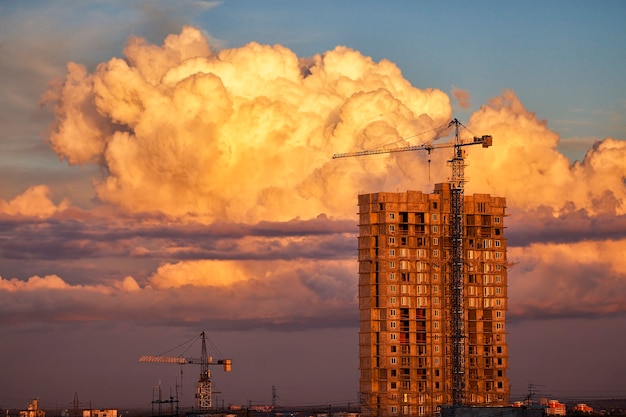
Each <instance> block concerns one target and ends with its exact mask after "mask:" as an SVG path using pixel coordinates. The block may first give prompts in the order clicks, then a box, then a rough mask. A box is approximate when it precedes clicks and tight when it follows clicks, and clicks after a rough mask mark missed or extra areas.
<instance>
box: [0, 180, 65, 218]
mask: <svg viewBox="0 0 626 417" xmlns="http://www.w3.org/2000/svg"><path fill="white" fill-rule="evenodd" d="M68 204H69V202H68V201H67V200H63V201H62V202H61V204H59V205H58V206H57V205H55V204H54V203H53V202H52V200H50V190H49V189H48V187H46V186H45V185H37V186H34V187H30V188H29V189H28V190H26V191H25V192H24V193H22V194H20V195H18V196H17V197H15V198H14V199H12V200H11V201H2V200H0V213H4V214H9V215H22V216H34V217H50V216H52V215H53V214H55V213H57V212H58V211H63V210H65V209H66V208H67V207H68Z"/></svg>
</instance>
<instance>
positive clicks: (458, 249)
mask: <svg viewBox="0 0 626 417" xmlns="http://www.w3.org/2000/svg"><path fill="white" fill-rule="evenodd" d="M451 126H454V127H455V137H454V142H452V143H450V142H449V143H441V144H423V145H413V146H405V147H401V148H380V149H373V150H364V151H357V152H347V153H337V154H334V155H333V159H337V158H347V157H353V156H369V155H379V154H387V153H394V152H409V151H427V152H428V154H429V155H430V153H431V152H432V151H433V150H435V149H441V148H454V155H453V156H452V159H450V160H448V162H449V163H450V166H451V168H452V177H451V178H450V215H451V221H450V242H451V246H450V252H451V257H450V259H449V261H448V265H449V269H450V294H451V297H450V304H451V305H450V309H449V310H450V330H451V333H452V337H451V351H452V361H451V364H450V365H451V371H452V403H453V405H455V406H462V405H463V404H464V402H465V379H464V374H465V334H464V333H465V324H464V316H463V286H464V285H463V216H464V210H463V190H464V187H465V162H464V153H463V147H464V146H471V145H482V147H483V148H488V147H489V146H491V145H492V140H493V139H492V137H491V136H490V135H483V136H481V137H474V139H473V140H472V141H468V142H464V141H463V140H462V139H461V138H460V137H459V126H462V124H461V122H459V121H458V120H457V119H454V120H452V121H451V122H450V123H449V124H448V128H449V127H451ZM429 162H430V160H429Z"/></svg>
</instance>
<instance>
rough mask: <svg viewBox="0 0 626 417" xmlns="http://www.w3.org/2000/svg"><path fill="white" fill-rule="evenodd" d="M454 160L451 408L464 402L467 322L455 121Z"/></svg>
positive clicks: (456, 125) (462, 165) (462, 166)
mask: <svg viewBox="0 0 626 417" xmlns="http://www.w3.org/2000/svg"><path fill="white" fill-rule="evenodd" d="M452 124H454V129H455V135H454V156H453V157H452V159H451V160H450V165H451V166H452V178H451V180H452V181H451V184H450V212H451V213H450V214H451V217H452V219H451V221H450V239H451V243H452V247H451V250H450V252H451V261H450V269H451V270H450V287H451V290H452V291H451V292H450V304H451V306H450V307H451V308H450V310H451V311H450V315H451V319H450V330H451V333H452V404H453V405H455V406H460V405H463V404H464V402H465V378H464V373H465V322H464V320H463V319H464V315H463V215H464V209H463V193H464V188H465V161H464V159H463V149H462V148H461V146H460V144H461V139H460V138H459V121H458V120H457V119H454V120H453V121H452V122H450V125H452Z"/></svg>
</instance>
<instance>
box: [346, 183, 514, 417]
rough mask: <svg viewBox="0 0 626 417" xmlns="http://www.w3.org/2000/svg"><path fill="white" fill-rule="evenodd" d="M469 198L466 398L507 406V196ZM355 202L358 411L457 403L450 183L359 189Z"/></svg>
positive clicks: (464, 294)
mask: <svg viewBox="0 0 626 417" xmlns="http://www.w3.org/2000/svg"><path fill="white" fill-rule="evenodd" d="M462 202H463V224H462V230H463V233H462V238H461V239H460V240H461V242H462V254H463V266H462V278H461V282H462V288H461V290H460V292H459V289H458V288H456V297H457V302H458V296H459V293H460V294H461V299H460V305H461V306H462V310H463V311H462V314H460V316H459V317H461V318H462V319H461V320H460V321H461V325H462V329H463V337H462V341H461V342H462V349H461V352H462V358H461V362H460V363H461V365H462V366H461V370H460V374H461V377H462V390H463V393H462V394H463V397H462V398H463V405H468V406H472V405H476V406H491V405H493V406H498V405H507V404H508V403H509V381H508V378H507V367H508V348H507V342H506V326H505V325H506V321H505V318H506V309H507V253H506V248H507V245H506V238H505V236H504V218H505V208H506V201H505V199H504V198H502V197H492V196H490V195H487V194H474V195H466V196H464V197H463V200H462ZM358 204H359V244H358V247H359V309H360V331H359V359H360V365H359V368H360V381H359V384H360V388H359V391H360V396H361V398H360V400H361V412H362V414H363V415H365V416H375V417H379V416H380V417H385V416H401V415H406V416H432V415H434V414H436V413H437V409H438V406H439V405H444V404H452V403H453V398H452V397H453V392H452V391H453V384H454V380H453V372H454V367H453V366H452V364H453V361H454V358H453V357H452V355H453V353H454V352H455V348H454V346H453V344H454V343H457V342H455V338H454V337H452V333H453V332H452V331H451V328H452V327H453V326H454V325H455V323H454V320H455V313H454V312H453V311H452V310H453V309H452V305H453V304H454V303H453V297H454V296H455V288H453V285H451V282H453V281H452V280H451V273H452V265H451V261H450V260H451V252H452V250H451V249H452V245H453V244H454V241H453V240H452V239H451V238H450V235H451V228H452V222H451V190H450V184H447V183H445V184H437V185H436V186H435V190H434V192H433V193H432V194H425V193H422V192H419V191H407V192H403V193H387V192H380V193H374V194H364V195H359V200H358ZM457 227H458V225H457ZM457 314H458V312H457ZM457 324H458V320H457ZM457 339H458V337H457ZM457 352H458V350H457ZM457 363H458V362H457ZM457 373H459V372H458V371H457Z"/></svg>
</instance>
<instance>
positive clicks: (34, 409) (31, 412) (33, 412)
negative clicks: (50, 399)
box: [20, 399, 46, 417]
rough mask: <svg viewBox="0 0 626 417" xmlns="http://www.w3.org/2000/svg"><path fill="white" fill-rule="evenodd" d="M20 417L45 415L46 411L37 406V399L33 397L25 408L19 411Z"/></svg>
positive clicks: (43, 416) (40, 416)
mask: <svg viewBox="0 0 626 417" xmlns="http://www.w3.org/2000/svg"><path fill="white" fill-rule="evenodd" d="M20 417H46V412H45V411H44V410H42V409H40V408H39V399H34V400H33V402H32V403H30V404H28V408H27V409H26V410H22V411H20Z"/></svg>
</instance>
